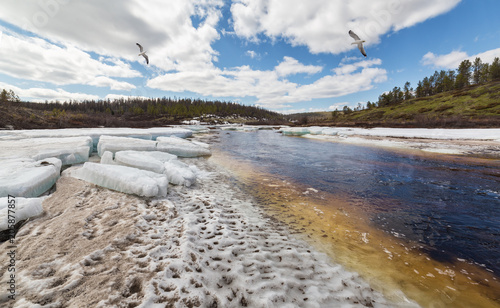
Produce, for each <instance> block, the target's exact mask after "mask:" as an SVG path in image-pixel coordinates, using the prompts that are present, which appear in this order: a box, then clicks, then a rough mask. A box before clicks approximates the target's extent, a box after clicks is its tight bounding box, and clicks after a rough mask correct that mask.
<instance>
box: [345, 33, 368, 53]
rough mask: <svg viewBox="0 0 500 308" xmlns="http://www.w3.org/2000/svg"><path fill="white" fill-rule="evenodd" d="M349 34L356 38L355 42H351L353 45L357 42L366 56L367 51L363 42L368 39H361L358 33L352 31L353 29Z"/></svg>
mask: <svg viewBox="0 0 500 308" xmlns="http://www.w3.org/2000/svg"><path fill="white" fill-rule="evenodd" d="M349 35H350V36H351V37H352V38H353V39H354V43H351V45H352V44H357V45H358V48H359V51H361V53H362V54H363V56H365V57H366V52H365V49H364V48H363V43H364V42H366V41H363V40H361V39H360V38H359V36H358V35H357V34H356V33H354V32H352V30H349Z"/></svg>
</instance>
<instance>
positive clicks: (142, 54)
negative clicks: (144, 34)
mask: <svg viewBox="0 0 500 308" xmlns="http://www.w3.org/2000/svg"><path fill="white" fill-rule="evenodd" d="M135 44H136V45H137V46H139V49H140V51H141V53H140V54H138V56H143V57H144V59H146V64H149V58H148V55H147V54H146V52H145V51H144V48H142V46H141V44H139V43H135Z"/></svg>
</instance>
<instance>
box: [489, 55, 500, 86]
mask: <svg viewBox="0 0 500 308" xmlns="http://www.w3.org/2000/svg"><path fill="white" fill-rule="evenodd" d="M499 78H500V59H499V58H498V57H496V58H495V59H494V60H493V63H491V65H490V79H491V80H495V79H499Z"/></svg>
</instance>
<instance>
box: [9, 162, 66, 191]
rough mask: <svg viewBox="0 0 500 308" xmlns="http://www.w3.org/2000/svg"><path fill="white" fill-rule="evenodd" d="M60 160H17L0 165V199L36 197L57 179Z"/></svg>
mask: <svg viewBox="0 0 500 308" xmlns="http://www.w3.org/2000/svg"><path fill="white" fill-rule="evenodd" d="M61 165H62V163H61V160H59V159H57V158H47V159H42V160H34V159H30V158H17V159H8V160H2V163H1V164H0V197H7V196H8V195H12V196H16V197H26V198H31V197H38V196H40V195H41V194H43V193H44V192H46V191H47V190H48V189H50V188H51V187H52V186H53V185H54V183H55V182H56V181H57V179H58V178H59V174H60V171H61Z"/></svg>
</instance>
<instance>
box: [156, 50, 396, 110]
mask: <svg viewBox="0 0 500 308" xmlns="http://www.w3.org/2000/svg"><path fill="white" fill-rule="evenodd" d="M291 59H292V58H289V59H284V61H283V62H282V63H281V64H283V63H288V64H290V63H295V61H296V60H295V59H293V60H295V61H292V60H291ZM281 64H280V65H281ZM288 64H287V65H288ZM379 64H381V61H380V60H379V59H373V60H365V61H362V62H360V63H354V64H349V66H350V68H349V69H342V67H343V66H345V65H344V64H341V66H340V67H339V69H338V70H335V72H334V74H333V75H327V76H323V77H322V78H320V79H318V80H316V81H314V82H312V83H311V84H306V85H299V84H296V83H293V82H290V81H289V80H287V79H283V78H280V77H281V76H282V75H280V73H279V72H278V68H280V65H278V66H276V67H275V69H274V70H266V71H260V70H252V69H251V68H250V67H249V66H241V67H237V68H233V69H225V70H221V69H219V68H215V67H212V68H211V69H206V70H203V71H201V70H200V71H196V72H195V71H189V72H186V71H183V72H174V73H168V74H164V75H162V76H159V77H156V78H154V79H152V80H149V81H148V84H147V85H148V86H149V87H151V88H156V89H161V90H165V91H174V92H183V91H191V92H195V93H199V94H201V95H206V96H215V97H245V96H249V97H256V98H257V101H256V103H255V104H257V105H259V106H263V107H266V108H282V107H284V106H285V104H290V103H297V102H304V101H310V100H312V99H316V98H328V97H338V96H342V95H347V94H351V93H355V92H358V91H365V90H369V89H372V88H373V87H374V84H375V83H380V82H384V81H386V80H387V72H386V71H385V70H384V69H381V68H376V67H372V66H374V65H379ZM287 65H284V66H281V69H283V67H287ZM292 66H293V65H292ZM293 67H294V68H295V70H287V71H286V72H288V73H290V72H297V71H299V69H300V71H301V72H304V70H305V69H304V68H307V71H310V72H312V71H317V70H318V67H314V69H312V68H310V67H308V66H305V65H303V64H300V63H299V62H298V61H297V62H296V63H295V64H294V66H293ZM282 73H283V72H282ZM282 73H281V74H282Z"/></svg>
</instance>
